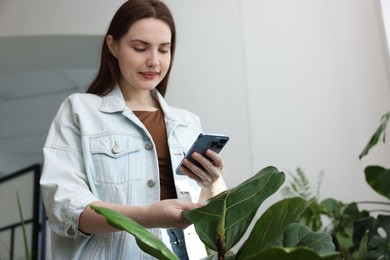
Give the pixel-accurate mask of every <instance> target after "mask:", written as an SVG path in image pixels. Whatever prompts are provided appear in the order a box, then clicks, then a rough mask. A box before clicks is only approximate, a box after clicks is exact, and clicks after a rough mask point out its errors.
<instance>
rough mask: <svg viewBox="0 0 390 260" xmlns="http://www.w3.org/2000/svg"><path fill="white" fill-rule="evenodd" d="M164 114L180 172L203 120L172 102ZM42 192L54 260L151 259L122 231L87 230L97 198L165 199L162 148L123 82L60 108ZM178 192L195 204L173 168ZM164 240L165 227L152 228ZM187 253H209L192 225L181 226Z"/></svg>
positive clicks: (195, 191)
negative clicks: (84, 217) (83, 223)
mask: <svg viewBox="0 0 390 260" xmlns="http://www.w3.org/2000/svg"><path fill="white" fill-rule="evenodd" d="M153 95H154V97H155V99H156V100H157V101H158V102H159V104H160V106H161V108H162V110H163V113H164V120H165V124H166V129H167V135H168V146H169V151H170V156H171V161H172V168H173V171H174V172H175V169H176V167H177V165H178V164H179V162H180V161H181V159H182V158H183V154H184V153H185V152H186V151H187V150H188V149H189V147H190V146H191V144H192V142H193V141H194V140H195V138H196V137H197V135H198V134H199V133H200V132H201V126H200V121H199V118H198V117H197V116H196V115H194V114H192V113H190V112H188V111H185V110H182V109H178V108H173V107H170V106H168V105H167V103H166V102H165V100H164V99H163V97H162V96H161V95H160V94H159V93H158V92H157V91H156V90H155V91H153ZM43 151H44V165H43V171H42V176H41V180H40V183H41V190H42V197H43V201H44V205H45V207H46V211H47V215H48V218H49V226H50V228H51V230H52V234H51V238H52V255H53V259H105V260H108V259H115V260H117V259H151V257H150V256H149V255H147V254H145V253H143V252H142V251H141V250H140V249H139V247H138V246H137V244H136V242H135V239H134V238H133V236H131V235H129V234H127V233H125V232H114V233H105V234H93V235H90V236H88V235H85V234H83V233H82V232H80V231H79V230H78V226H79V216H80V214H81V212H82V211H83V210H84V209H85V208H86V207H87V206H88V204H90V203H91V202H94V201H98V200H100V201H105V202H110V203H115V204H124V205H148V204H151V203H154V202H157V201H159V200H160V185H159V168H158V159H157V152H156V149H155V145H154V142H153V140H152V137H151V135H150V134H149V132H148V131H147V129H146V128H145V127H144V125H143V124H142V123H141V122H140V121H139V119H138V118H137V117H136V116H135V114H134V113H133V112H132V111H131V109H129V108H128V107H127V106H126V105H125V101H124V98H123V96H122V93H121V91H120V89H119V87H118V86H116V87H115V88H114V90H113V91H112V92H111V93H109V94H108V95H106V96H103V97H99V96H97V95H93V94H86V93H83V94H73V95H71V96H70V97H68V98H67V99H66V100H65V101H64V102H63V103H62V105H61V107H60V109H59V111H58V113H57V115H56V117H55V118H54V120H53V123H52V125H51V127H50V130H49V134H48V137H47V140H46V143H45V146H44V148H43ZM174 181H175V186H176V192H177V196H178V198H179V199H181V200H190V201H194V202H196V201H198V198H199V194H200V187H199V186H198V185H197V184H196V182H195V181H193V180H192V179H190V178H188V177H186V176H180V175H177V174H175V173H174ZM150 231H151V232H152V233H153V234H154V235H156V236H157V237H159V238H160V239H162V240H164V235H163V234H162V233H163V229H151V230H150ZM184 233H185V236H186V244H187V251H188V255H189V256H190V258H192V259H199V258H200V257H202V256H204V255H205V250H204V246H203V244H202V243H201V242H200V240H199V238H198V237H197V235H196V233H195V231H194V228H193V226H190V227H189V228H187V229H186V230H184Z"/></svg>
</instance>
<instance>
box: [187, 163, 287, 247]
mask: <svg viewBox="0 0 390 260" xmlns="http://www.w3.org/2000/svg"><path fill="white" fill-rule="evenodd" d="M284 181H285V175H284V173H283V172H280V171H278V169H276V168H275V167H272V166H270V167H266V168H264V169H262V170H260V171H259V172H258V173H257V174H256V175H255V176H253V177H251V178H249V179H248V180H246V181H245V182H243V183H241V184H240V185H238V186H237V187H235V188H233V189H229V190H227V191H225V192H223V193H221V194H219V195H217V196H215V197H213V198H211V199H210V200H209V201H208V204H207V205H206V206H204V207H201V208H197V209H194V210H190V211H185V212H184V216H185V217H186V218H187V219H189V220H190V221H191V222H193V223H194V225H195V229H196V231H197V233H198V235H199V237H200V239H201V240H202V241H203V243H204V244H206V246H207V247H209V248H211V249H212V250H214V251H217V252H220V253H221V254H224V253H225V252H227V251H228V250H229V249H231V248H232V247H233V246H234V245H235V244H236V243H237V242H238V241H239V240H240V239H241V237H242V236H243V234H244V233H245V232H246V230H247V228H248V226H249V225H250V223H251V222H252V219H253V217H254V216H255V214H256V212H257V210H258V208H259V207H260V205H261V204H262V203H263V201H264V200H265V199H267V198H268V197H269V196H271V195H272V194H274V193H275V192H276V191H277V190H278V189H279V188H280V186H281V185H282V184H283V182H284Z"/></svg>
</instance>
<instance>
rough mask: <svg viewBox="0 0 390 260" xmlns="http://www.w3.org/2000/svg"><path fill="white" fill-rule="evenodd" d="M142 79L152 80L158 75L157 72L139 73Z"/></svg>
mask: <svg viewBox="0 0 390 260" xmlns="http://www.w3.org/2000/svg"><path fill="white" fill-rule="evenodd" d="M140 74H141V75H142V77H143V78H145V79H154V78H156V77H158V75H160V73H159V72H156V71H146V72H140Z"/></svg>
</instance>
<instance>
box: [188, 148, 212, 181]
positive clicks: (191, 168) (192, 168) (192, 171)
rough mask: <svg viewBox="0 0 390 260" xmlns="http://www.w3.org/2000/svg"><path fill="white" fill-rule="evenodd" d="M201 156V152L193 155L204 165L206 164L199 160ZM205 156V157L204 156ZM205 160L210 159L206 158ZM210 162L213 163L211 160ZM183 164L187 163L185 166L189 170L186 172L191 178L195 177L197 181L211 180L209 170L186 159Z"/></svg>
mask: <svg viewBox="0 0 390 260" xmlns="http://www.w3.org/2000/svg"><path fill="white" fill-rule="evenodd" d="M199 156H200V158H202V157H203V156H201V155H200V154H193V155H192V157H193V158H194V159H195V160H197V161H198V162H199V163H200V164H201V165H202V166H203V167H205V165H203V164H202V162H200V161H199ZM203 158H204V157H203ZM204 160H206V161H208V160H207V159H206V158H204ZM208 163H209V164H210V165H211V163H210V161H208ZM183 164H184V165H185V167H184V168H187V171H186V172H185V173H186V174H187V175H188V176H189V177H190V178H191V177H193V178H192V179H194V180H195V181H197V182H209V181H210V176H209V174H208V173H207V172H205V169H203V168H200V167H198V166H197V165H195V164H193V163H192V162H191V161H189V160H187V159H185V160H184V161H183Z"/></svg>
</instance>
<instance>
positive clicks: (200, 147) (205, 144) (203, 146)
mask: <svg viewBox="0 0 390 260" xmlns="http://www.w3.org/2000/svg"><path fill="white" fill-rule="evenodd" d="M228 141H229V137H228V136H227V135H225V134H207V133H201V134H199V136H198V138H196V140H195V142H194V143H193V144H192V146H191V148H190V149H189V150H188V152H187V153H186V154H185V155H184V158H186V159H188V160H190V161H191V162H193V163H194V164H195V165H197V166H198V167H202V165H200V163H198V161H196V160H195V159H193V158H192V153H194V152H197V153H200V154H202V155H203V156H205V157H207V158H208V156H207V155H206V150H207V149H210V150H213V151H214V152H216V153H219V152H220V151H221V150H222V148H223V147H224V146H225V144H226V143H227V142H228ZM183 160H184V159H183ZM183 160H182V161H181V162H180V163H179V166H178V167H177V168H176V174H178V175H185V174H184V173H183V172H182V171H180V167H181V166H182V165H183ZM184 167H185V166H184Z"/></svg>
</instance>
